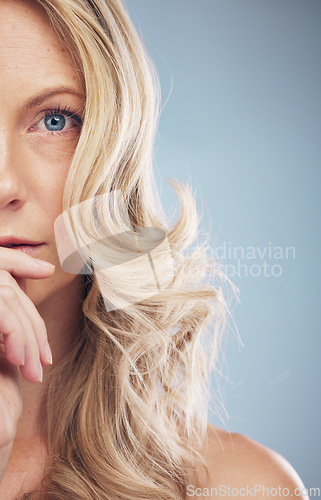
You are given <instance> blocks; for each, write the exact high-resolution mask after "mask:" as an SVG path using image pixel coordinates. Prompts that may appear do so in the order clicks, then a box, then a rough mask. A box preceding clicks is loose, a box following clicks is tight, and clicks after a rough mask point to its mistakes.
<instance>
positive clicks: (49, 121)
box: [44, 114, 66, 132]
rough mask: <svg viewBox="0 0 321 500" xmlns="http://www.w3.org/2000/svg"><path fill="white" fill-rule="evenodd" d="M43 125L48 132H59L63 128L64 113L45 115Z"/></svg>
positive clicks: (64, 122)
mask: <svg viewBox="0 0 321 500" xmlns="http://www.w3.org/2000/svg"><path fill="white" fill-rule="evenodd" d="M44 125H45V127H47V129H48V130H49V131H50V132H59V131H60V130H63V129H64V128H65V125H66V118H65V117H64V115H58V114H57V115H49V116H46V117H45V119H44Z"/></svg>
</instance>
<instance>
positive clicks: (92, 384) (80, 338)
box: [0, 0, 307, 500]
mask: <svg viewBox="0 0 321 500" xmlns="http://www.w3.org/2000/svg"><path fill="white" fill-rule="evenodd" d="M0 25H1V26H0V64H1V73H0V131H1V134H0V137H1V142H0V144H1V146H0V147H1V163H0V165H1V167H0V245H1V247H0V332H1V340H2V342H1V345H2V350H1V353H0V354H1V358H0V359H1V364H0V367H1V370H0V400H1V401H0V402H1V406H0V407H1V413H0V419H1V420H0V474H1V477H2V481H1V485H0V498H1V499H4V500H9V499H10V500H11V499H23V498H24V499H27V498H48V499H49V498H50V499H61V500H62V499H63V500H66V499H70V500H75V499H88V500H89V499H90V500H92V499H97V500H98V499H117V498H123V499H181V498H190V497H191V498H193V497H195V498H196V497H201V496H219V494H220V490H218V491H219V493H215V488H217V489H219V487H220V486H221V485H226V487H230V488H234V490H233V491H234V493H233V496H238V497H244V496H253V490H252V493H251V488H253V487H254V485H262V486H264V487H265V488H267V489H268V488H278V487H281V488H283V489H287V488H288V491H289V492H290V494H291V493H292V492H293V491H294V490H295V488H298V490H296V492H295V495H296V496H298V497H299V498H303V495H302V494H301V493H300V491H299V488H302V487H303V485H302V482H301V481H300V479H299V478H298V476H297V474H296V473H295V472H294V470H293V469H292V467H291V466H290V465H289V464H288V462H286V460H285V459H283V458H282V457H280V455H278V454H277V453H275V452H273V451H272V450H269V449H268V448H265V447H263V446H262V445H260V444H258V443H255V442H254V441H252V440H250V439H248V438H246V437H244V436H241V435H238V434H233V433H228V432H225V431H223V430H221V429H219V428H216V427H214V426H210V425H207V421H206V414H207V406H206V401H207V393H208V391H207V390H206V387H207V383H208V374H209V367H210V365H211V364H212V363H213V362H214V361H215V359H216V355H217V351H218V347H219V338H220V331H221V330H222V328H223V327H224V310H225V306H224V300H223V297H222V293H221V290H220V289H219V288H215V287H214V281H213V280H214V279H216V278H217V277H220V275H219V272H218V270H215V267H213V265H212V263H211V262H210V259H209V258H208V257H207V253H206V247H205V245H202V246H199V247H196V248H194V250H193V251H190V253H186V252H185V248H186V247H187V246H188V245H189V244H191V243H192V242H193V241H194V240H195V238H196V236H197V220H198V218H197V213H196V210H195V204H194V200H193V196H192V194H191V189H190V188H189V187H187V186H184V185H181V184H179V183H174V182H173V185H174V187H175V189H176V190H177V193H178V195H179V198H180V201H181V215H180V218H179V220H178V222H177V223H176V225H174V226H173V227H172V228H168V224H167V221H166V220H165V217H164V215H163V213H162V211H161V207H160V204H159V202H158V198H157V194H156V189H155V185H154V181H153V175H152V168H151V159H152V153H153V151H152V143H153V136H154V133H155V126H156V122H157V113H156V111H157V97H158V92H157V85H156V80H155V75H154V73H153V69H152V66H151V64H150V63H149V61H148V59H147V57H146V55H145V53H144V49H143V47H142V44H141V42H140V40H139V38H138V36H137V34H136V33H135V30H134V28H133V26H132V24H131V22H130V20H129V18H128V15H127V12H126V10H125V7H124V5H123V4H122V3H121V1H120V0H96V1H95V0H1V1H0ZM118 194H119V196H118ZM96 202H97V203H96ZM105 202H106V203H105ZM106 204H108V210H106ZM75 207H76V212H77V213H76V216H75V217H72V216H71V211H72V209H73V208H75ZM78 209H79V210H78ZM61 214H63V215H65V214H67V215H68V217H70V219H68V220H69V224H70V226H68V221H67V220H66V219H64V220H66V227H67V226H68V227H70V228H71V230H72V232H71V233H69V236H70V234H71V235H74V236H75V240H76V241H77V242H78V243H79V244H78V245H77V249H78V254H79V256H80V260H79V261H77V262H78V263H79V262H80V265H79V266H78V268H77V265H76V264H77V262H76V264H75V266H74V267H73V264H74V262H70V260H69V261H68V262H67V264H68V265H67V264H66V260H68V259H65V260H63V259H61V252H62V253H63V251H64V249H65V246H64V245H65V241H64V240H63V239H62V241H61V240H59V236H58V233H57V232H56V233H55V229H57V221H60V220H61ZM74 215H75V214H74ZM130 228H132V229H130ZM140 228H141V229H142V228H155V230H156V233H155V232H154V233H153V234H152V237H151V233H149V235H148V236H147V237H146V235H145V233H144V234H143V233H142V232H139V229H140ZM157 230H158V231H159V232H158V233H157ZM66 232H67V230H66ZM155 234H156V237H155V240H153V237H154V236H155ZM115 235H116V236H115ZM124 235H125V236H124ZM157 235H158V236H159V235H165V236H166V237H159V241H156V240H157ZM113 236H114V239H113ZM115 238H116V241H115ZM144 238H145V239H144ZM146 239H147V242H146V241H145V240H146ZM151 240H152V241H151ZM97 241H98V242H100V246H99V248H98V247H97V248H96V247H95V245H92V244H91V243H92V242H97ZM155 241H156V243H155ZM134 242H135V243H138V248H137V250H138V252H137V255H138V257H137V255H136V257H137V258H136V259H135V258H133V249H132V248H131V245H133V243H134ZM144 243H146V245H145V247H144ZM14 245H16V246H18V247H19V245H20V251H19V248H18V249H14V248H13V246H14ZM23 245H24V246H23ZM115 245H116V246H115ZM117 245H118V246H117ZM139 247H140V248H141V249H142V248H144V249H145V251H144V252H141V251H140V250H139ZM115 249H116V252H115ZM117 249H118V250H117ZM113 250H114V252H113ZM152 250H153V251H152ZM119 252H120V253H121V258H119ZM76 253H77V252H76ZM147 254H148V259H147V257H146V256H147ZM70 255H72V254H70ZM117 258H118V259H119V260H118V261H117ZM39 259H40V261H39ZM101 259H102V260H104V262H105V264H104V263H103V264H102V263H101ZM83 262H85V263H86V266H84V267H83V268H82V265H81V263H83ZM50 264H51V265H50ZM116 264H119V265H116ZM68 266H69V267H68ZM156 271H157V272H156ZM153 278H155V280H156V284H157V287H156V288H157V290H156V289H152V288H150V285H151V282H152V280H153ZM210 326H211V332H212V337H211V338H212V341H211V346H209V345H208V346H206V344H204V345H203V344H202V339H203V336H204V332H205V330H206V329H209V327H210ZM209 347H211V349H209ZM206 488H213V489H212V490H210V489H209V490H206ZM241 488H248V489H249V491H247V493H246V490H244V489H241ZM282 491H283V490H282ZM284 491H285V490H284ZM235 492H236V493H237V494H236V493H235ZM209 493H210V494H209ZM266 495H267V493H266V491H265V496H266ZM272 495H273V496H274V497H275V496H277V497H280V496H285V495H284V494H283V495H282V494H281V493H280V492H279V494H278V495H275V494H273V493H272ZM222 496H226V493H225V494H224V493H222ZM255 496H257V497H262V496H263V494H262V492H260V491H256V494H255ZM304 498H307V497H306V496H305V497H304Z"/></svg>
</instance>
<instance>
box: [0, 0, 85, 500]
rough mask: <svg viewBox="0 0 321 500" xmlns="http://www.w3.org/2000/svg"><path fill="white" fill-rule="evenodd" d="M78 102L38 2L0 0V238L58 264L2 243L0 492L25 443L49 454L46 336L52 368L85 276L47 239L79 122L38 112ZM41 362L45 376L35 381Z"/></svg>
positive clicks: (74, 81)
mask: <svg viewBox="0 0 321 500" xmlns="http://www.w3.org/2000/svg"><path fill="white" fill-rule="evenodd" d="M62 87H64V88H66V87H69V88H70V89H72V91H73V92H74V93H67V92H64V93H59V94H54V95H51V96H50V97H47V98H45V99H42V102H41V103H40V102H38V103H37V104H36V103H34V105H33V106H30V104H31V103H30V100H31V99H34V98H37V97H41V96H44V94H47V93H48V92H49V91H57V89H61V88H62ZM84 99H85V98H84V92H83V89H82V86H81V84H80V81H79V79H78V74H77V70H76V68H74V66H73V64H72V62H71V59H70V57H69V55H68V53H67V52H66V50H65V48H64V46H63V44H62V43H61V42H60V41H59V40H58V38H57V36H56V35H55V34H54V33H53V32H52V31H51V30H50V28H49V25H48V21H47V18H46V17H45V15H44V14H43V12H42V10H41V9H40V8H39V6H37V4H36V3H34V2H29V1H25V0H23V1H20V0H14V1H13V0H10V1H7V0H6V1H3V0H0V235H15V236H18V237H22V238H26V239H29V240H32V241H36V242H37V243H45V246H44V247H43V248H42V249H40V251H39V252H38V254H37V255H36V257H37V258H38V259H43V260H45V261H47V262H49V263H52V264H54V265H55V266H56V267H55V269H54V270H51V271H50V270H47V271H46V270H45V269H42V270H41V269H40V268H38V269H37V270H36V266H35V265H34V264H33V261H34V258H33V257H30V256H29V255H26V254H24V253H23V252H21V251H18V250H13V249H7V248H0V299H1V300H0V302H1V304H2V305H1V307H2V309H1V311H2V313H3V314H2V316H5V317H8V318H9V317H10V318H11V320H10V321H11V326H12V325H14V329H15V334H10V335H9V334H8V332H7V334H6V335H1V340H2V342H4V343H5V344H6V347H7V350H8V352H7V356H5V354H4V353H3V352H1V357H0V382H1V392H0V399H1V398H2V402H3V401H6V396H7V395H8V394H10V397H11V398H12V405H11V406H10V409H11V408H15V413H14V415H13V414H12V415H11V416H12V422H14V423H15V422H16V419H17V418H18V416H19V414H20V418H19V420H18V422H17V426H16V429H11V430H10V432H14V431H15V439H14V442H13V447H12V453H11V456H10V460H9V463H8V467H7V469H6V475H5V477H4V479H3V481H2V483H1V488H0V496H1V498H5V495H8V494H9V493H8V489H7V486H8V487H9V489H10V484H11V482H10V481H8V484H7V483H6V481H5V480H6V477H7V478H9V477H10V473H11V472H12V471H13V470H15V471H17V464H18V462H19V460H18V457H20V456H21V455H22V454H23V453H24V450H25V448H26V446H29V447H30V445H31V444H32V446H33V448H35V443H37V445H36V449H37V450H42V452H43V453H45V452H46V446H45V443H42V441H41V436H40V435H39V429H41V421H40V420H41V406H42V400H43V394H44V392H45V390H46V384H47V383H48V380H49V379H50V370H51V368H52V366H51V365H50V363H49V361H50V360H49V359H48V357H46V352H45V347H44V346H45V342H46V339H47V338H48V340H49V344H50V347H51V351H52V357H53V363H54V365H55V366H57V365H59V359H60V356H61V353H62V352H63V351H64V350H65V348H66V346H67V345H68V343H69V342H70V340H71V339H72V337H73V335H74V333H75V325H76V324H77V322H78V321H79V318H80V317H81V305H82V301H83V299H84V293H85V290H84V277H83V275H73V274H69V273H66V272H64V271H63V270H62V269H61V266H60V262H59V258H58V254H57V248H56V243H55V237H54V221H55V219H56V218H57V217H58V215H59V214H60V213H61V212H62V196H63V189H64V185H65V182H66V178H67V174H68V170H69V165H70V162H71V159H72V156H73V153H74V150H75V146H76V144H77V140H78V137H79V132H80V125H79V123H78V121H77V120H76V121H75V120H74V119H73V118H70V117H69V116H66V115H63V117H61V115H59V120H60V121H59V123H62V122H63V119H65V125H64V128H63V129H62V130H61V131H59V132H58V131H53V130H52V129H53V126H52V123H57V122H50V121H49V122H48V120H50V118H48V119H47V120H45V118H46V117H45V112H48V113H49V111H48V110H51V113H55V112H56V111H55V110H56V109H57V107H58V106H59V107H60V109H62V110H65V109H66V108H70V110H72V112H73V113H77V114H78V115H79V116H80V118H81V115H82V113H83V109H84V102H85V100H84ZM46 110H47V111H46ZM48 123H49V125H48ZM9 311H11V312H10V315H9ZM57 311H59V315H58V314H56V312H57ZM21 325H23V326H24V328H21ZM26 325H27V326H26ZM4 328H5V327H4V325H2V333H3V332H4V330H3V329H4ZM1 347H2V349H1V350H2V351H3V350H4V346H3V344H1ZM21 357H25V364H24V366H20V365H21V361H22V359H21ZM8 358H9V361H8ZM39 358H40V361H41V363H40V365H39ZM9 365H10V366H11V368H9V367H8V366H9ZM41 365H42V369H43V382H42V383H39V379H40V377H41V368H40V366H41ZM18 366H20V368H17V367H18ZM10 370H11V371H10ZM12 370H15V371H12ZM9 372H10V373H9ZM17 377H18V379H17ZM17 380H18V382H17ZM19 383H20V388H21V393H20V392H19ZM9 388H10V392H9ZM6 391H7V392H6ZM19 394H22V408H20V406H19V405H20V403H19ZM0 402H1V401H0ZM1 408H4V406H3V405H1ZM10 432H9V434H10ZM42 448H43V449H42ZM13 463H15V467H14V468H13V467H12V466H13ZM0 472H1V471H0ZM7 498H11V497H10V494H9V496H8V497H7Z"/></svg>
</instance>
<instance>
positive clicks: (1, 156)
mask: <svg viewBox="0 0 321 500" xmlns="http://www.w3.org/2000/svg"><path fill="white" fill-rule="evenodd" d="M21 160H22V158H21V155H20V154H19V145H18V144H17V141H16V140H15V137H14V136H13V134H10V132H9V131H4V130H3V129H2V130H0V210H3V209H4V208H5V207H11V208H14V209H17V208H19V206H21V204H23V203H24V201H25V200H26V187H25V185H24V182H23V178H22V175H21V174H22V170H21V167H23V165H22V164H21Z"/></svg>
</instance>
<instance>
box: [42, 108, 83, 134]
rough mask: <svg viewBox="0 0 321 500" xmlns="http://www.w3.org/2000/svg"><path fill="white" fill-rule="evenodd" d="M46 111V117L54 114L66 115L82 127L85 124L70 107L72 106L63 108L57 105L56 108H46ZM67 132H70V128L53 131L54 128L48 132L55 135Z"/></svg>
mask: <svg viewBox="0 0 321 500" xmlns="http://www.w3.org/2000/svg"><path fill="white" fill-rule="evenodd" d="M44 113H45V116H44V118H47V116H54V115H66V116H68V117H69V118H72V119H73V120H74V121H75V123H76V124H77V125H79V126H80V127H81V126H82V124H83V120H82V118H81V117H80V116H79V115H78V114H77V113H76V112H75V111H74V110H72V109H70V107H67V106H65V107H63V108H62V107H61V106H60V105H59V106H56V107H55V108H50V109H45V110H44ZM67 132H69V130H67V131H65V132H64V131H55V132H53V131H52V130H48V133H49V134H53V135H62V134H66V133H67Z"/></svg>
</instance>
